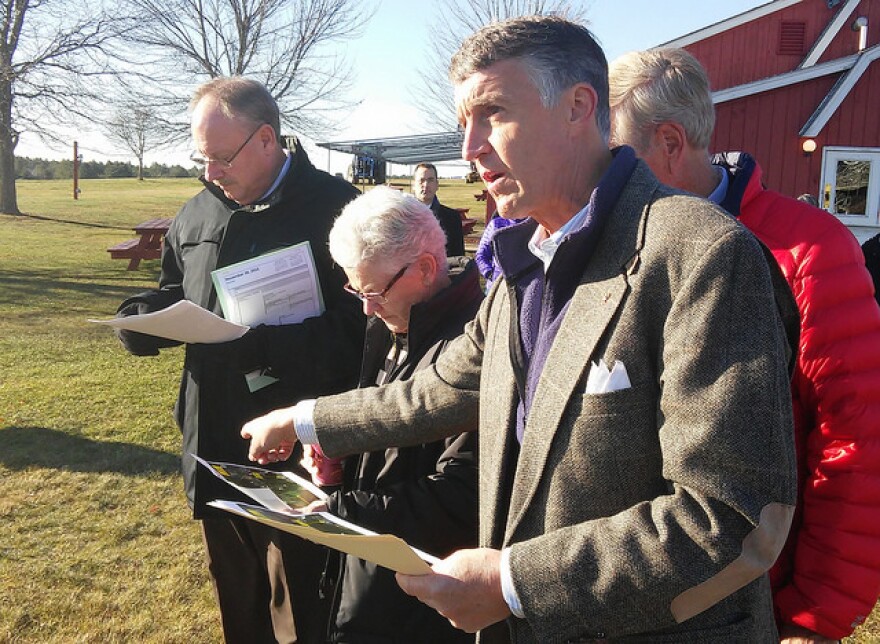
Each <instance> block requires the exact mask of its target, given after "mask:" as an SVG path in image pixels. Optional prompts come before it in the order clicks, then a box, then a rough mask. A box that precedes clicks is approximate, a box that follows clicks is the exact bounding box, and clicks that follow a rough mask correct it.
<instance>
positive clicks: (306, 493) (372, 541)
mask: <svg viewBox="0 0 880 644" xmlns="http://www.w3.org/2000/svg"><path fill="white" fill-rule="evenodd" d="M192 456H193V458H195V459H196V460H197V461H198V462H199V463H200V464H201V465H203V466H204V467H206V468H208V470H210V471H211V473H212V474H214V476H216V477H218V478H220V479H222V480H223V481H226V483H228V484H229V485H231V486H232V487H234V488H235V489H237V490H239V491H240V492H242V493H244V494H246V495H247V496H249V497H250V498H252V499H254V500H255V501H256V502H257V503H259V504H260V505H259V506H257V505H251V504H248V503H238V502H236V501H225V500H218V501H211V502H210V503H209V504H208V505H210V506H212V507H215V508H218V509H220V510H225V511H226V512H231V513H232V514H237V515H239V516H242V517H246V518H248V519H251V520H253V521H257V522H259V523H263V524H266V525H269V526H272V527H274V528H277V529H279V530H284V531H285V532H289V533H291V534H294V535H297V536H299V537H302V538H303V539H307V540H309V541H312V542H314V543H317V544H320V545H324V546H328V547H330V548H334V549H335V550H340V551H342V552H345V553H348V554H350V555H354V556H355V557H359V558H361V559H365V560H367V561H372V562H373V563H376V564H378V565H380V566H385V567H386V568H390V569H391V570H394V571H397V572H402V573H405V574H408V575H425V574H428V573H430V572H431V567H430V564H434V563H437V562H438V561H439V560H438V559H437V558H436V557H433V556H431V555H429V554H427V553H424V552H421V551H419V550H416V549H415V548H413V547H411V546H409V545H408V544H407V543H406V542H405V541H404V540H403V539H401V538H400V537H396V536H394V535H390V534H377V533H375V532H372V531H370V530H366V529H364V528H361V527H360V526H357V525H354V524H353V523H349V522H348V521H345V520H343V519H340V518H339V517H337V516H334V515H332V514H330V513H329V512H309V513H304V512H302V511H301V510H300V509H299V508H302V507H304V506H306V505H308V504H309V503H311V502H313V501H315V500H318V499H320V500H326V499H327V495H326V494H324V492H323V491H321V489H320V488H319V487H317V486H315V485H313V484H312V483H311V482H309V481H307V480H305V479H303V478H302V477H300V476H297V475H296V474H293V473H292V472H275V471H273V470H266V469H263V468H259V467H250V466H247V465H238V464H235V463H220V462H216V461H208V460H205V459H203V458H200V457H198V456H195V455H192Z"/></svg>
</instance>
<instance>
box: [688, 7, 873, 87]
mask: <svg viewBox="0 0 880 644" xmlns="http://www.w3.org/2000/svg"><path fill="white" fill-rule="evenodd" d="M841 6H842V5H838V6H837V7H835V8H834V9H829V8H828V4H827V2H826V0H804V1H803V2H800V3H798V4H796V5H792V6H791V7H788V8H786V9H781V10H779V11H776V12H774V13H771V14H769V15H766V16H763V17H761V18H758V19H757V20H752V21H751V22H747V23H745V24H743V25H740V26H738V27H734V28H732V29H728V30H727V31H725V32H722V33H720V34H716V35H714V36H711V37H709V38H706V39H704V40H701V41H698V42H695V43H692V44H690V45H688V46H687V50H688V51H690V52H691V53H692V54H693V55H694V56H696V57H697V59H698V60H699V61H700V62H701V63H702V64H703V66H704V67H705V68H706V71H707V72H708V73H709V78H710V79H711V80H712V89H716V90H717V89H726V88H728V87H735V86H737V85H742V84H743V83H748V82H751V81H754V80H758V79H761V78H768V77H770V76H776V75H778V74H783V73H785V72H790V71H793V70H794V69H796V68H797V66H798V65H800V63H801V61H802V60H803V58H804V56H805V55H806V53H807V52H808V51H809V50H810V48H811V47H812V46H813V44H814V43H815V42H816V41H817V40H818V39H819V37H820V36H821V34H822V31H823V30H824V29H825V26H826V25H827V24H828V23H829V22H830V21H831V20H832V18H833V17H834V16H835V15H836V14H837V12H838V11H839V10H840V7H841ZM858 16H867V17H868V47H871V46H873V45H876V44H877V43H880V2H876V1H875V2H871V0H862V1H861V2H860V3H859V6H858V7H857V8H856V10H855V11H854V12H853V14H852V16H851V17H850V19H849V20H847V24H845V25H844V26H843V27H842V28H841V29H840V31H839V32H838V34H837V35H836V36H835V38H834V39H833V40H832V42H831V45H830V46H829V47H828V49H827V50H826V52H825V54H824V55H823V56H822V57H821V58H820V59H819V62H826V61H828V60H834V59H836V58H841V57H843V56H849V55H851V54H854V53H856V51H857V47H858V34H857V33H856V32H854V31H853V30H852V29H851V28H850V24H851V23H852V21H853V20H855V19H856V18H857V17H858ZM784 23H803V25H804V42H805V45H804V51H803V53H802V54H780V53H779V50H780V44H781V43H780V37H781V34H782V26H783V24H784ZM789 33H790V32H789Z"/></svg>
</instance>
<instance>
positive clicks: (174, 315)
mask: <svg viewBox="0 0 880 644" xmlns="http://www.w3.org/2000/svg"><path fill="white" fill-rule="evenodd" d="M89 322H96V323H98V324H106V325H107V326H111V327H113V328H115V329H125V330H128V331H138V332H139V333H146V334H147V335H155V336H157V337H160V338H168V339H169V340H176V341H178V342H186V343H195V342H203V343H215V342H228V341H229V340H235V339H237V338H240V337H241V336H243V335H244V334H245V333H246V332H247V330H248V327H246V326H244V325H241V324H235V323H234V322H230V321H229V320H224V319H223V318H221V317H220V316H219V315H215V314H213V313H211V312H210V311H208V310H206V309H203V308H202V307H200V306H198V305H197V304H193V303H192V302H190V301H189V300H181V301H180V302H177V303H175V304H172V305H171V306H169V307H168V308H165V309H162V310H160V311H156V312H155V313H145V314H143V315H130V316H128V317H124V318H112V319H109V320H89Z"/></svg>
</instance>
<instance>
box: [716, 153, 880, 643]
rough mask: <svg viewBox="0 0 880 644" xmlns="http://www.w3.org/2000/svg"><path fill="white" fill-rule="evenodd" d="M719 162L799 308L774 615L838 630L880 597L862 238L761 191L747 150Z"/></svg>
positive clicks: (879, 351)
mask: <svg viewBox="0 0 880 644" xmlns="http://www.w3.org/2000/svg"><path fill="white" fill-rule="evenodd" d="M714 162H715V163H716V164H718V165H722V166H723V167H726V168H727V169H728V172H730V175H731V185H730V188H729V189H728V193H727V197H726V199H725V201H724V202H723V203H722V204H721V205H722V206H723V207H724V208H725V209H726V210H727V211H728V212H730V213H731V214H733V215H735V216H737V217H738V218H739V220H740V221H741V222H742V223H743V224H744V225H745V226H746V227H748V228H749V229H750V230H751V231H752V232H754V233H755V235H756V236H757V237H758V238H759V239H760V240H761V241H762V242H764V244H765V245H766V246H767V247H769V248H770V250H771V251H772V253H773V255H774V257H775V258H776V260H777V262H779V266H780V267H781V269H782V273H783V274H784V275H785V278H786V280H787V281H788V283H789V285H790V286H791V289H792V292H793V293H794V296H795V299H796V300H797V304H798V310H799V312H800V317H801V334H800V347H799V351H798V357H797V364H796V367H795V372H794V375H793V378H792V401H793V405H794V421H795V432H796V445H797V452H798V454H797V457H798V465H799V470H798V485H799V499H798V504H797V512H796V514H795V518H794V522H793V524H792V528H791V533H790V534H789V537H788V541H787V543H786V546H785V549H784V550H783V552H782V554H781V555H780V558H779V560H778V561H777V562H776V564H775V566H774V567H773V569H772V570H771V571H770V578H771V582H772V583H773V587H774V603H775V605H776V612H777V618H778V619H779V620H781V621H785V622H791V623H795V624H799V625H801V626H804V627H806V628H809V629H810V630H813V631H816V632H818V633H821V634H823V635H825V636H826V637H830V638H835V639H836V638H841V637H844V636H846V635H849V634H850V633H852V631H853V629H854V628H855V627H856V626H858V625H859V624H861V623H862V622H863V621H864V620H865V618H866V617H867V615H868V614H869V613H870V612H871V610H872V609H873V608H874V604H875V602H876V601H877V597H878V594H880V308H878V306H877V302H876V301H875V300H874V296H873V291H874V287H873V283H872V281H871V277H870V275H869V274H868V272H867V270H866V269H865V264H864V258H863V256H862V252H861V249H860V248H859V245H858V242H857V241H856V239H855V238H854V237H853V236H852V234H851V233H850V232H849V231H848V230H847V229H846V227H845V226H843V224H841V223H840V222H839V221H838V220H837V219H836V218H835V217H834V216H832V215H830V214H828V213H826V212H824V211H822V210H819V209H818V208H814V207H812V206H809V205H807V204H805V203H801V202H799V201H797V200H795V199H791V198H789V197H785V196H783V195H780V194H779V193H776V192H773V191H770V190H765V189H764V188H763V186H762V185H761V168H760V167H759V166H758V164H757V163H756V162H755V161H754V159H752V158H751V157H750V156H748V155H746V154H742V153H727V154H723V155H717V156H716V158H715V160H714Z"/></svg>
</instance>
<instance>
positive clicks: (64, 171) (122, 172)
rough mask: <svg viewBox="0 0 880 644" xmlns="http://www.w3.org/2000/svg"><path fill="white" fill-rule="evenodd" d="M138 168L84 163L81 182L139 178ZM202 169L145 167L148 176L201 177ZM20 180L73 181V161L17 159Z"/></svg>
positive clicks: (145, 174)
mask: <svg viewBox="0 0 880 644" xmlns="http://www.w3.org/2000/svg"><path fill="white" fill-rule="evenodd" d="M136 176H137V166H136V165H133V164H131V163H127V162H124V161H83V162H82V163H80V164H79V178H80V179H115V178H120V177H136ZM197 176H199V172H198V170H197V169H196V168H195V167H193V168H189V169H187V168H184V167H183V166H181V165H171V166H168V165H165V164H164V163H154V164H152V165H150V166H145V167H144V177H150V178H159V177H179V178H182V177H197ZM15 178H16V179H73V160H71V159H64V160H63V161H48V160H46V159H29V158H27V157H15Z"/></svg>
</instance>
